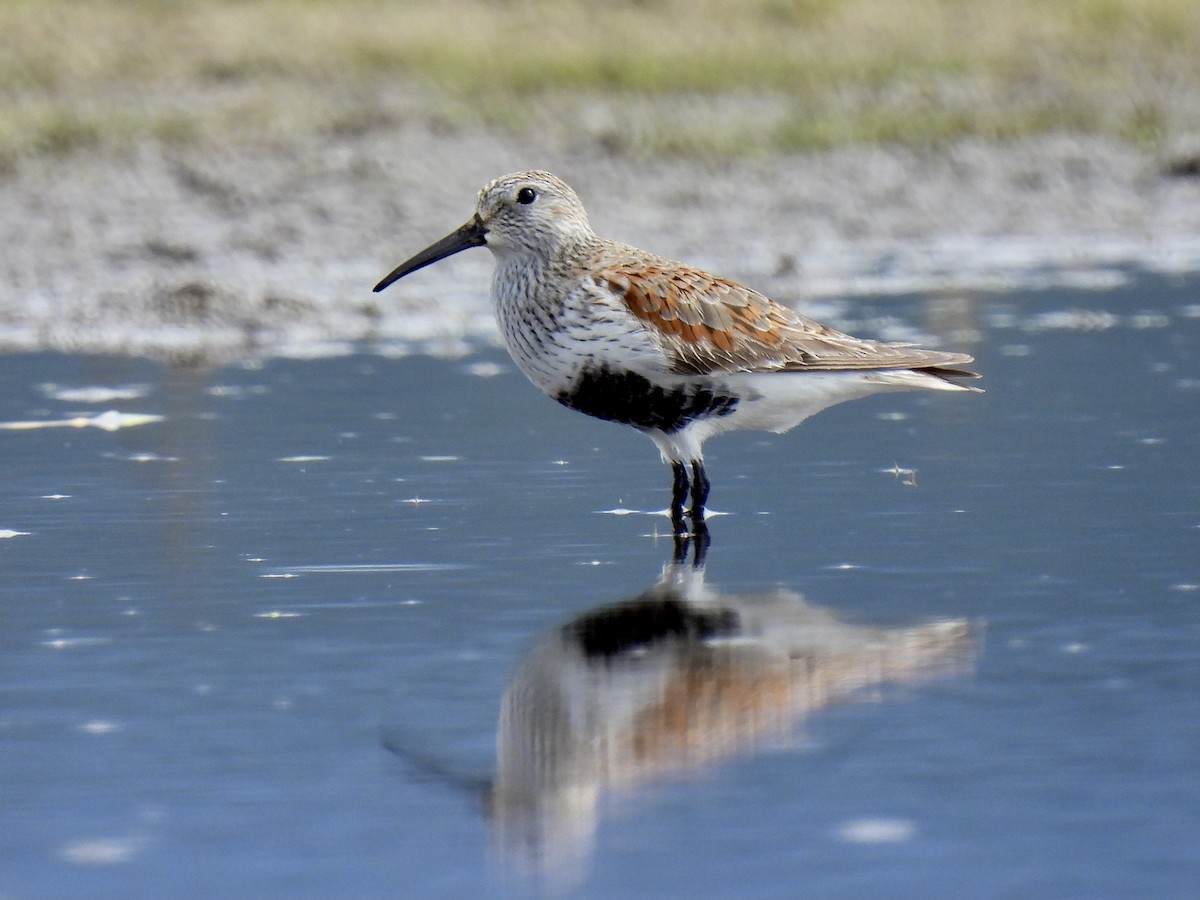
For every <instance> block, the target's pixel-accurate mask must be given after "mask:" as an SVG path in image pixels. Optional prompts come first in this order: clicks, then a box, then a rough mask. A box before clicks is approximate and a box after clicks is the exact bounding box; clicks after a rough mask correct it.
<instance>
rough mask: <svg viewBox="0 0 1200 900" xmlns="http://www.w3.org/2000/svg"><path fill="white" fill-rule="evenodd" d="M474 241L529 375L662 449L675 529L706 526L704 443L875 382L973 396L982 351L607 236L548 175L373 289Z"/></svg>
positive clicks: (522, 182)
mask: <svg viewBox="0 0 1200 900" xmlns="http://www.w3.org/2000/svg"><path fill="white" fill-rule="evenodd" d="M472 247H487V248H488V249H489V250H490V251H491V252H492V255H493V256H494V258H495V268H494V270H493V274H492V281H491V300H492V305H493V307H494V312H495V315H496V320H497V324H498V325H499V329H500V334H501V336H502V338H503V341H504V343H505V345H506V346H507V348H508V352H509V354H510V355H511V356H512V359H513V361H514V362H515V363H516V365H517V367H518V368H519V369H520V370H521V371H522V372H523V373H524V374H525V376H526V377H527V378H528V379H529V380H530V381H531V382H533V384H534V385H535V386H536V387H538V388H540V389H541V390H542V391H543V392H544V393H545V394H547V395H548V396H550V397H551V398H553V399H554V400H556V401H558V402H559V403H561V404H563V405H564V406H566V407H569V408H570V409H573V410H577V411H578V412H581V413H585V414H587V415H589V416H594V417H596V418H598V419H604V420H608V421H612V422H618V423H622V424H625V425H629V426H631V427H633V428H635V429H637V430H638V431H641V432H642V433H644V434H646V435H647V436H649V438H650V439H651V440H652V441H653V442H654V443H655V445H656V446H657V447H658V450H659V453H660V454H661V456H662V459H663V461H664V462H665V463H667V464H669V465H670V466H671V473H672V481H671V507H670V517H671V522H672V527H673V529H674V533H675V534H676V535H680V534H694V535H700V534H702V533H703V534H707V526H706V523H705V516H706V506H707V502H708V496H709V491H710V481H709V478H708V475H707V473H706V472H705V467H704V454H703V452H702V448H703V445H704V442H705V441H706V440H708V439H709V438H710V437H713V436H714V435H717V434H721V433H723V432H728V431H736V430H742V429H753V430H766V431H772V432H777V433H782V432H785V431H788V430H789V429H791V428H793V427H795V426H796V425H798V424H800V423H801V422H802V421H804V420H805V419H807V418H808V417H809V416H812V415H813V414H815V413H817V412H820V411H821V410H823V409H826V408H827V407H830V406H833V405H834V404H837V403H842V402H844V401H847V400H853V399H856V398H859V397H865V396H867V395H869V394H874V393H876V392H880V391H897V390H920V389H932V390H949V391H976V392H977V391H978V390H979V389H978V388H975V387H970V386H968V385H965V384H963V383H961V381H960V379H970V378H978V377H979V375H978V373H976V372H974V371H971V370H970V369H966V368H963V367H964V366H967V365H969V364H970V363H972V362H973V361H974V360H973V358H972V357H971V356H969V355H967V354H965V353H954V352H947V351H941V350H925V349H920V348H917V347H914V346H912V345H911V344H905V343H893V342H883V341H875V340H869V339H863V338H857V337H852V336H850V335H848V334H844V333H842V332H840V331H837V330H835V329H833V328H830V327H828V326H826V325H822V324H820V323H819V322H816V321H814V320H812V319H809V318H806V317H805V316H803V315H801V314H799V313H797V312H795V311H794V310H792V309H791V308H790V307H788V306H784V305H783V304H780V303H777V302H775V301H773V300H771V299H769V298H768V297H766V296H765V295H763V294H762V293H759V292H758V291H756V290H754V289H752V288H749V287H745V286H743V285H741V284H739V283H737V282H736V281H732V280H730V279H728V278H722V277H720V276H718V275H714V274H711V273H709V272H706V271H704V270H703V269H700V268H697V267H695V266H691V265H688V264H686V263H682V262H677V261H675V260H673V259H668V258H666V257H663V256H658V255H656V254H653V253H648V252H646V251H644V250H639V249H637V248H636V247H632V246H630V245H628V244H624V243H621V242H619V241H615V240H610V239H608V238H604V237H600V236H599V235H597V234H596V233H595V232H594V231H593V230H592V227H591V225H590V224H589V222H588V215H587V212H586V210H585V209H584V206H583V203H582V201H581V200H580V199H579V195H578V194H577V193H576V192H575V191H574V190H573V189H572V188H571V187H570V186H569V185H567V183H566V182H564V181H563V180H562V179H560V178H558V177H557V176H556V175H553V174H551V173H550V172H546V171H541V170H530V171H523V172H515V173H513V174H510V175H504V176H502V177H500V178H497V179H495V180H493V181H491V182H489V183H488V184H486V185H485V186H484V187H483V189H482V190H480V192H479V194H478V197H477V199H476V203H475V212H474V215H473V216H472V217H471V218H470V219H469V220H468V221H467V222H466V224H464V225H462V226H461V227H460V228H458V229H456V230H455V231H453V232H451V233H450V234H448V235H446V236H445V237H443V238H442V239H440V240H438V241H435V242H434V243H433V244H431V245H430V246H428V247H426V248H425V249H424V250H422V251H420V252H419V253H417V254H415V255H414V256H412V257H410V258H409V259H407V260H405V261H404V262H402V263H401V264H400V265H398V266H397V267H396V268H395V269H393V270H392V271H391V272H390V273H389V274H388V275H387V276H386V277H384V278H383V279H382V280H381V281H380V282H379V283H378V284H376V285H375V288H374V291H375V292H379V291H382V290H384V289H385V288H387V287H389V286H390V285H392V284H394V283H395V282H396V281H398V280H400V279H401V278H404V277H405V276H407V275H411V274H412V273H413V272H416V271H417V270H419V269H422V268H424V267H425V266H428V265H431V264H432V263H435V262H438V261H439V260H442V259H445V258H446V257H449V256H452V255H454V254H456V253H459V252H461V251H464V250H467V249H470V248H472ZM689 494H690V505H689V506H688V508H687V510H686V513H685V508H684V507H685V504H686V503H688V500H689ZM685 514H686V517H687V518H688V519H690V521H691V530H690V531H689V530H688V527H687V522H685Z"/></svg>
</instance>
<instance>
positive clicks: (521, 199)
mask: <svg viewBox="0 0 1200 900" xmlns="http://www.w3.org/2000/svg"><path fill="white" fill-rule="evenodd" d="M536 199H537V191H535V190H534V189H533V188H527V187H525V188H521V189H520V190H519V191H517V202H518V203H524V204H525V205H526V206H528V205H529V204H530V203H532V202H533V201H534V200H536Z"/></svg>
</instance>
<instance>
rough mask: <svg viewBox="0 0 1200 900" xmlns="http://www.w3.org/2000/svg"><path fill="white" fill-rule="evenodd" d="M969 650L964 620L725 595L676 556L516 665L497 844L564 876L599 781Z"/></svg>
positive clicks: (581, 840) (754, 737)
mask: <svg viewBox="0 0 1200 900" xmlns="http://www.w3.org/2000/svg"><path fill="white" fill-rule="evenodd" d="M972 658H973V639H972V634H971V628H970V625H969V624H968V623H967V622H966V621H965V620H962V619H954V620H945V621H938V622H932V623H929V624H925V625H920V626H915V627H908V628H894V629H888V628H870V627H863V626H858V625H850V624H846V623H844V622H841V621H839V620H838V619H837V618H836V617H835V616H834V615H833V614H831V613H830V612H828V611H826V610H823V609H821V608H819V607H815V606H812V605H810V604H808V603H806V602H805V601H804V600H803V599H802V598H801V597H800V596H799V595H797V594H795V593H791V592H788V591H784V590H778V591H774V592H769V593H763V594H746V595H734V594H722V593H719V592H718V591H716V590H714V589H712V588H711V587H709V586H707V585H706V584H705V580H704V569H703V566H702V565H692V564H686V563H683V562H680V561H679V559H678V558H677V559H676V560H674V561H672V562H671V563H670V564H668V565H667V566H666V568H665V569H664V571H663V574H662V577H661V578H660V580H659V581H658V582H657V583H656V584H654V585H653V586H651V587H650V588H648V589H646V590H645V591H643V592H642V593H640V594H638V595H637V596H635V597H632V598H630V599H628V600H624V601H622V602H619V603H614V604H612V605H608V606H603V607H599V608H597V609H594V610H591V611H589V612H587V613H585V614H583V615H581V616H579V617H577V618H575V619H572V620H571V621H569V622H567V623H566V624H564V625H561V626H559V627H557V628H554V629H553V630H551V631H550V632H548V633H547V634H545V635H544V636H543V637H542V638H541V639H540V640H539V641H538V642H537V644H536V645H535V646H534V647H533V649H532V650H530V652H529V653H528V654H527V655H526V656H525V658H524V659H523V660H522V661H521V663H520V664H519V666H518V667H517V669H516V671H515V672H514V674H513V675H512V678H511V679H510V681H509V684H508V687H507V690H506V691H505V694H504V698H503V701H502V703H501V708H500V722H499V729H498V735H497V750H498V759H497V771H496V774H495V778H494V780H493V782H492V784H491V787H490V790H489V791H488V792H487V794H488V803H487V811H488V817H489V821H490V825H491V827H492V832H493V836H494V839H495V842H496V844H497V846H498V848H499V850H500V851H501V853H502V855H503V857H504V859H505V860H506V862H508V863H511V864H513V865H515V867H516V868H518V869H519V870H521V871H522V872H523V873H524V874H527V875H532V876H534V877H537V878H539V879H542V880H544V881H545V882H546V883H547V884H548V885H557V886H560V887H562V886H566V885H569V884H571V883H572V882H574V881H576V880H577V879H578V878H580V877H582V875H583V872H584V870H585V868H586V862H587V859H588V856H589V854H590V851H591V846H592V838H593V834H594V832H595V829H596V827H597V824H598V820H599V817H600V814H601V811H602V810H601V807H600V801H601V794H602V792H603V791H604V790H605V789H608V788H622V787H624V788H629V787H632V786H636V785H638V784H645V783H647V782H650V781H653V780H655V779H658V778H662V777H664V776H668V775H670V774H671V773H677V772H681V771H685V770H688V769H693V768H696V767H701V766H705V765H708V764H711V763H714V762H716V761H718V760H721V759H724V758H728V757H730V756H733V755H734V754H737V753H742V752H746V751H749V750H752V749H753V748H754V747H756V746H761V745H762V744H763V743H765V742H766V741H768V740H770V739H772V738H777V737H779V736H781V735H783V734H786V733H787V732H788V731H789V730H791V729H793V728H794V727H795V726H796V724H797V723H798V722H800V721H801V720H802V719H803V718H804V716H805V715H807V714H808V713H809V712H812V711H814V710H818V709H821V708H822V707H825V706H828V705H830V704H832V703H834V702H836V701H838V700H839V699H841V698H844V697H845V696H847V695H848V694H850V693H852V692H854V691H856V690H859V689H861V688H864V687H867V686H870V685H879V684H882V683H885V682H911V681H915V680H918V679H920V678H924V677H929V676H931V675H935V674H943V675H944V674H949V673H953V672H963V671H965V670H967V669H968V668H969V667H970V665H971V661H972Z"/></svg>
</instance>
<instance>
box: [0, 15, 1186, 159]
mask: <svg viewBox="0 0 1200 900" xmlns="http://www.w3.org/2000/svg"><path fill="white" fill-rule="evenodd" d="M1197 48H1200V4H1198V3H1196V2H1195V0H1007V2H1004V3H997V2H995V0H727V2H721V0H623V2H622V0H614V2H607V3H605V2H600V0H592V2H585V0H440V2H439V0H429V2H422V3H416V2H414V3H407V2H385V0H191V2H188V0H0V159H3V158H7V159H10V160H11V159H16V158H19V157H20V156H21V155H23V154H37V153H70V152H77V151H79V150H81V149H91V148H106V147H117V146H121V145H124V144H127V143H129V142H130V141H136V140H141V139H147V138H149V139H157V140H166V141H186V142H194V141H198V140H205V139H214V140H222V141H227V140H231V139H235V140H236V139H247V138H250V139H261V138H267V139H287V138H290V137H293V136H297V135H302V134H311V133H319V132H328V131H339V130H353V129H362V128H370V127H374V126H376V125H379V124H386V123H388V122H392V121H395V120H396V119H397V118H398V117H401V116H412V115H417V116H423V117H426V118H428V119H430V120H441V121H445V120H450V121H452V122H454V123H456V124H472V123H480V124H484V125H487V126H490V127H501V128H508V129H512V130H514V131H518V132H520V131H522V130H528V129H535V128H536V129H543V130H545V129H551V130H552V131H553V130H554V129H559V130H560V131H561V132H564V133H566V132H569V133H572V134H578V133H581V132H582V133H584V134H587V133H589V131H591V130H596V133H595V134H593V135H592V136H593V137H595V138H596V139H598V140H603V141H605V142H606V143H607V144H609V145H611V146H612V147H614V148H615V149H617V150H620V151H622V152H633V153H660V152H671V153H715V154H718V155H729V154H740V153H761V152H774V151H778V150H781V149H797V148H808V147H828V146H836V145H838V144H842V143H846V142H880V141H902V142H916V143H923V142H931V141H941V140H948V139H954V138H960V137H966V136H978V137H984V138H990V139H1006V138H1012V137H1020V136H1022V135H1028V134H1036V133H1041V132H1047V131H1074V132H1086V133H1104V134H1112V135H1117V136H1120V137H1122V138H1126V139H1130V140H1135V141H1138V142H1142V143H1148V144H1155V143H1158V142H1161V141H1162V140H1164V139H1165V138H1168V137H1170V136H1172V135H1174V134H1177V133H1183V132H1195V131H1196V130H1198V129H1200V99H1197V98H1200V52H1198V51H1197ZM597 105H599V106H600V107H601V108H604V109H607V110H609V111H610V115H609V116H608V120H609V121H608V122H607V124H605V125H604V126H602V127H599V126H595V125H594V124H589V123H590V120H589V118H588V115H587V114H585V112H583V111H585V110H588V109H592V110H594V109H595V108H596V106H597ZM689 111H691V112H697V114H696V115H692V114H691V112H689ZM628 117H636V118H637V121H632V119H630V120H629V121H627V122H626V121H624V120H625V119H626V118H628ZM593 118H594V116H593ZM597 129H598V130H597Z"/></svg>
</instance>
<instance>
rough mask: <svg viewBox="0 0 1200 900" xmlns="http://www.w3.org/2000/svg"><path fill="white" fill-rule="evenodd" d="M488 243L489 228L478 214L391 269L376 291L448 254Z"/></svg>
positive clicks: (376, 287)
mask: <svg viewBox="0 0 1200 900" xmlns="http://www.w3.org/2000/svg"><path fill="white" fill-rule="evenodd" d="M486 243H487V229H486V228H484V227H483V222H481V221H480V220H479V216H476V217H475V218H473V219H472V220H471V221H470V222H468V223H467V224H466V225H464V226H463V227H462V228H460V229H458V230H457V231H455V232H452V233H451V234H448V235H446V236H445V237H444V238H442V239H441V240H440V241H438V242H437V243H436V244H431V245H430V246H428V247H426V248H425V249H424V250H422V251H421V252H420V253H418V254H417V255H416V256H414V257H413V258H412V259H409V260H406V261H405V262H402V263H400V265H398V266H396V268H394V269H393V270H392V271H391V274H389V275H388V277H387V278H385V279H383V281H381V282H379V284H377V285H375V287H374V292H375V293H379V292H380V291H382V290H383V289H384V288H385V287H387V286H388V285H390V284H393V283H394V282H397V281H399V280H400V279H401V278H403V277H404V276H405V275H408V274H410V273H411V272H415V271H417V269H423V268H425V267H426V266H428V265H430V264H431V263H435V262H437V261H438V260H439V259H445V258H446V257H447V256H453V255H454V254H455V253H460V252H461V251H463V250H468V249H470V248H471V247H482V246H483V245H484V244H486Z"/></svg>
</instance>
